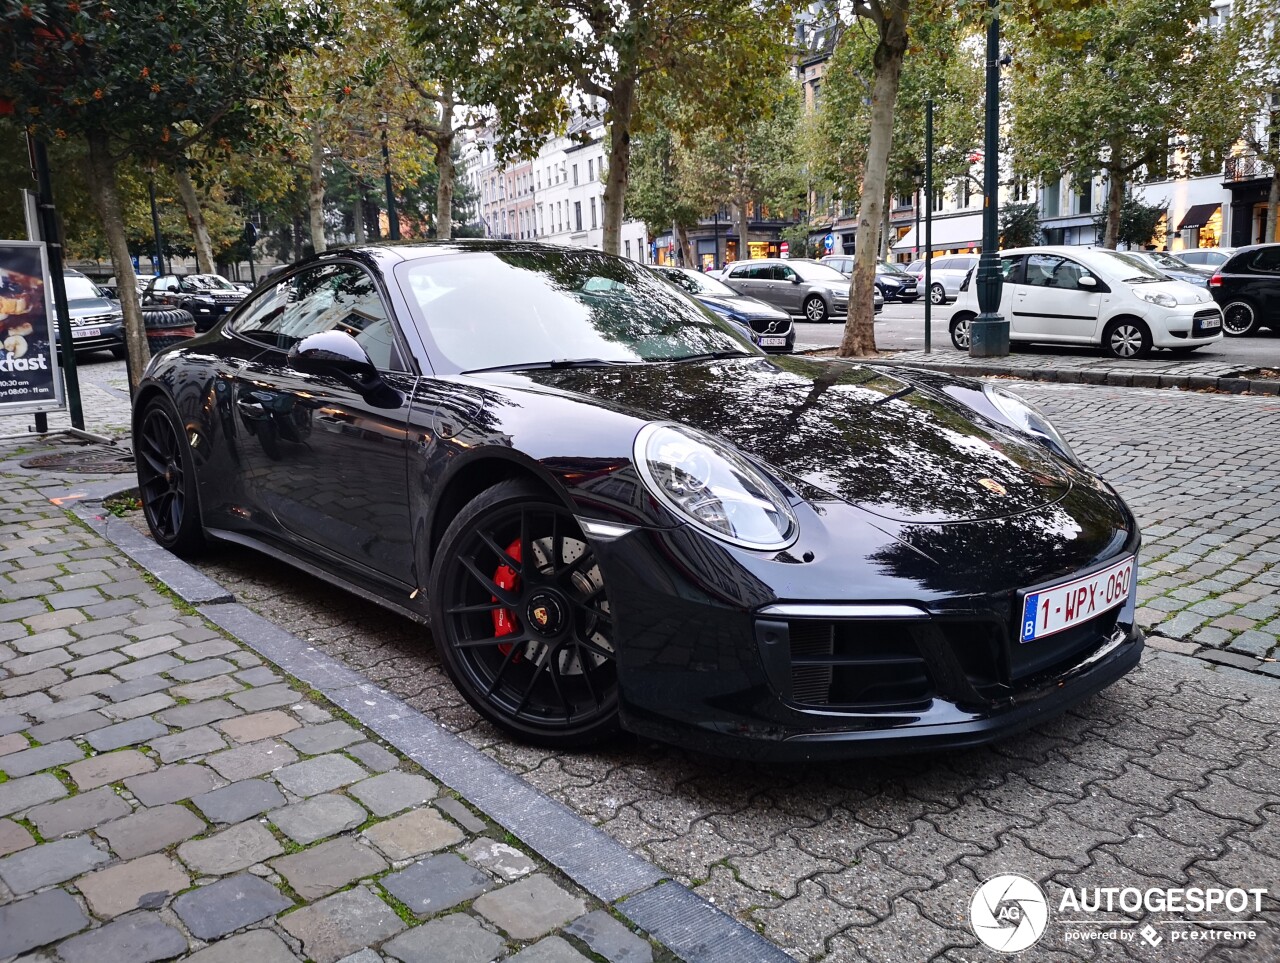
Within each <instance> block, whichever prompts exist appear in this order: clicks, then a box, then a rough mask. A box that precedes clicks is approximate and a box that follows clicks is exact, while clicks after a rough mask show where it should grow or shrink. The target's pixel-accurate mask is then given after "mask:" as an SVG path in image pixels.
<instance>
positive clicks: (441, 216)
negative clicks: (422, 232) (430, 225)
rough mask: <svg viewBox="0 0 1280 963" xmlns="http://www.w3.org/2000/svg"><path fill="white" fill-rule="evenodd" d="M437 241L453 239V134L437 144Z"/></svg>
mask: <svg viewBox="0 0 1280 963" xmlns="http://www.w3.org/2000/svg"><path fill="white" fill-rule="evenodd" d="M436 173H437V174H438V175H439V180H438V181H437V182H436V185H437V186H436V240H439V241H448V240H450V239H451V238H452V237H453V133H452V132H450V133H449V135H448V136H447V137H441V138H440V140H438V141H437V142H436Z"/></svg>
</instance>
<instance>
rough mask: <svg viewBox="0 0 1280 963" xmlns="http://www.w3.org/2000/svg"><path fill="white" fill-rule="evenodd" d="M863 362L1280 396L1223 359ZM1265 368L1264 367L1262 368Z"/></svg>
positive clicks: (943, 347)
mask: <svg viewBox="0 0 1280 963" xmlns="http://www.w3.org/2000/svg"><path fill="white" fill-rule="evenodd" d="M796 350H797V352H798V353H802V354H815V355H831V354H834V353H835V350H834V349H832V348H806V347H804V346H802V345H797V346H796ZM859 361H860V363H867V364H900V365H911V366H913V367H918V368H929V369H932V370H935V371H946V372H948V373H951V374H959V375H967V376H969V377H980V376H982V377H988V376H990V377H1009V378H1023V379H1027V380H1032V381H1051V382H1058V383H1061V384H1086V385H1103V384H1105V385H1115V386H1118V387H1124V388H1182V389H1184V390H1213V391H1226V392H1231V393H1233V394H1239V393H1242V392H1245V391H1247V392H1250V393H1252V394H1262V395H1280V378H1278V377H1276V375H1275V374H1274V372H1272V373H1271V374H1262V373H1260V371H1259V369H1256V368H1247V367H1244V366H1242V365H1240V364H1235V363H1229V362H1222V361H1207V360H1206V361H1198V360H1196V356H1195V355H1194V354H1193V355H1188V356H1182V357H1177V358H1175V357H1172V356H1170V355H1168V354H1166V353H1164V352H1157V353H1155V354H1153V355H1152V356H1151V357H1149V358H1143V359H1138V360H1133V361H1122V360H1120V359H1118V358H1110V357H1106V356H1104V355H1103V354H1101V353H1100V352H1098V351H1093V350H1087V351H1086V350H1081V351H1074V350H1072V349H1070V348H1055V347H1049V346H1045V345H1037V346H1036V347H1035V348H1033V349H1029V350H1016V349H1015V350H1014V351H1013V352H1012V353H1011V354H1009V355H1008V356H1006V357H1003V358H971V357H969V355H968V354H965V353H963V352H961V351H957V350H956V349H955V348H953V347H952V346H951V344H950V342H949V341H948V340H947V336H946V333H945V331H944V332H943V333H942V340H941V341H937V342H935V347H934V349H933V351H932V352H930V353H928V354H926V353H925V352H924V351H882V352H881V353H880V356H879V357H878V358H873V359H859ZM1275 361H1276V366H1277V367H1280V346H1278V347H1277V349H1276V358H1275ZM1264 370H1268V369H1264Z"/></svg>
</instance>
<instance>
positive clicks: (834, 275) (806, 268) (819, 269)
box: [787, 261, 849, 285]
mask: <svg viewBox="0 0 1280 963" xmlns="http://www.w3.org/2000/svg"><path fill="white" fill-rule="evenodd" d="M787 263H788V264H790V265H791V266H792V267H793V268H794V269H795V272H796V274H798V275H800V279H801V280H802V281H838V282H840V284H842V285H846V284H848V283H849V279H848V278H847V277H845V276H844V275H843V274H841V273H840V272H839V271H837V270H836V269H835V268H833V267H827V265H825V264H818V263H816V262H814V261H788V262H787Z"/></svg>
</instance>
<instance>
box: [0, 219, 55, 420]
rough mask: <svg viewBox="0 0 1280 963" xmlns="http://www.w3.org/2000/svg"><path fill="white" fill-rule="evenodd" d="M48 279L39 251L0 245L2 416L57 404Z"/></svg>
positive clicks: (20, 244) (23, 244) (34, 246)
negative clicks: (15, 410) (7, 412)
mask: <svg viewBox="0 0 1280 963" xmlns="http://www.w3.org/2000/svg"><path fill="white" fill-rule="evenodd" d="M47 278H48V271H47V269H46V262H45V256H44V246H43V245H41V244H38V243H35V242H31V241H0V410H5V409H8V410H13V409H14V408H17V407H22V408H28V407H30V408H55V407H58V406H59V405H60V403H61V397H60V395H61V392H60V391H59V390H58V388H59V385H58V378H57V359H56V357H55V356H54V355H55V351H56V345H55V342H54V339H53V336H52V325H51V324H50V320H51V317H50V311H49V298H48V285H47V283H46V281H47Z"/></svg>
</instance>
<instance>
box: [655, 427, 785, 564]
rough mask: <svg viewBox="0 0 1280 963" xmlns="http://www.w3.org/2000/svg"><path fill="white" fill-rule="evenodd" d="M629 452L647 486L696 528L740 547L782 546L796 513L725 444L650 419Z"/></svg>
mask: <svg viewBox="0 0 1280 963" xmlns="http://www.w3.org/2000/svg"><path fill="white" fill-rule="evenodd" d="M634 457H635V462H636V466H637V467H638V468H639V470H640V477H641V478H643V479H644V481H645V484H646V485H647V486H648V487H649V490H650V491H651V492H652V493H653V494H654V495H655V496H656V497H657V498H658V500H659V501H661V502H662V503H663V504H664V505H666V506H667V507H668V508H670V509H671V510H672V511H674V512H675V513H676V514H678V515H681V516H683V517H684V518H685V519H687V520H688V522H689V523H690V524H691V525H693V526H694V527H695V528H698V529H701V530H702V531H704V532H706V533H707V534H708V535H712V536H714V537H715V538H718V539H720V540H721V541H725V542H729V543H730V544H731V545H740V546H742V547H743V548H752V549H764V550H774V549H780V548H786V547H787V546H788V545H790V544H791V543H792V542H793V541H795V538H796V531H797V528H798V524H797V522H796V516H795V513H794V512H792V510H791V506H790V505H788V504H787V502H786V499H784V498H783V497H782V493H781V492H779V491H778V489H777V486H775V485H774V484H773V483H772V482H770V481H769V479H768V478H766V477H765V476H764V475H763V474H762V473H761V472H760V471H759V469H757V468H756V467H755V466H753V465H752V464H751V463H750V462H749V461H748V460H747V459H746V458H744V457H743V456H742V455H741V454H739V453H738V452H736V451H734V450H733V449H732V448H730V447H729V446H728V445H725V444H723V443H722V442H719V441H717V440H716V439H714V438H712V437H710V436H708V435H704V434H703V433H702V432H700V431H696V430H694V429H692V428H685V427H683V426H681V425H672V424H664V423H653V424H648V425H645V426H644V427H643V428H641V429H640V433H639V434H638V435H636V440H635V448H634Z"/></svg>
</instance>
